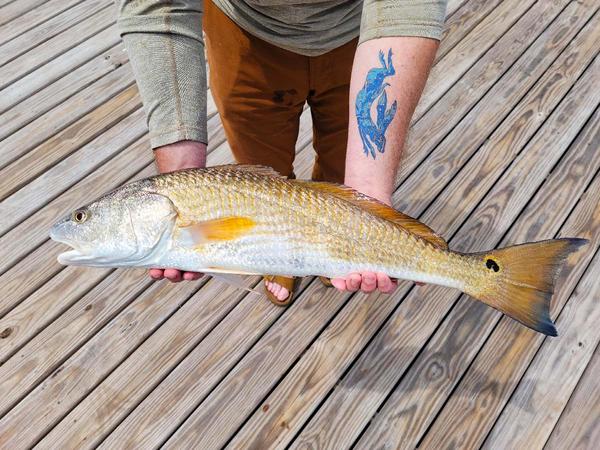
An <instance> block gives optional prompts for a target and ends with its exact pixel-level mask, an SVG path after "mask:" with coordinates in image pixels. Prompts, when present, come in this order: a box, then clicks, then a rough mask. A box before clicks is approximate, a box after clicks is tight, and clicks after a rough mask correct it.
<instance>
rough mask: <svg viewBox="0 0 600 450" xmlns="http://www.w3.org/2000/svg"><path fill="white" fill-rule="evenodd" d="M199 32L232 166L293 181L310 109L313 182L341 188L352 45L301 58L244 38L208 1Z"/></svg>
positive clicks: (260, 41)
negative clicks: (260, 168)
mask: <svg viewBox="0 0 600 450" xmlns="http://www.w3.org/2000/svg"><path fill="white" fill-rule="evenodd" d="M204 32H205V34H206V49H207V54H208V64H209V68H210V88H211V91H212V95H213V97H214V100H215V103H216V105H217V109H218V110H219V113H220V114H221V120H222V121H223V128H224V129H225V134H226V135H227V139H228V141H229V144H230V146H231V150H232V152H233V155H234V157H235V159H236V160H237V162H238V163H242V164H262V165H267V166H271V167H273V168H274V169H275V170H277V171H278V172H280V173H281V174H283V175H287V176H290V177H293V176H294V174H293V167H292V163H293V161H294V154H295V144H296V139H297V137H298V128H299V120H300V114H301V113H302V109H303V107H304V103H305V102H308V105H309V106H310V110H311V114H312V120H313V145H314V148H315V151H316V152H317V158H316V162H315V166H314V168H313V174H312V178H313V179H314V180H324V181H334V182H338V183H341V182H343V180H344V165H345V159H346V141H347V139H348V101H349V100H348V96H349V88H350V72H351V70H352V61H353V59H354V52H355V50H356V45H357V39H355V40H353V41H351V42H349V43H347V44H345V45H343V46H341V47H339V48H337V49H335V50H332V51H330V52H328V53H326V54H324V55H321V56H315V57H310V56H303V55H300V54H297V53H293V52H290V51H288V50H284V49H282V48H280V47H277V46H275V45H272V44H269V43H267V42H265V41H263V40H261V39H259V38H257V37H255V36H253V35H251V34H249V33H247V32H246V31H244V30H243V29H241V28H240V27H239V26H238V25H236V24H235V22H233V21H232V20H231V19H229V17H227V16H226V15H225V14H224V13H223V12H222V11H221V10H220V9H219V8H217V7H216V6H215V5H213V3H212V2H211V1H210V0H207V1H206V2H205V9H204Z"/></svg>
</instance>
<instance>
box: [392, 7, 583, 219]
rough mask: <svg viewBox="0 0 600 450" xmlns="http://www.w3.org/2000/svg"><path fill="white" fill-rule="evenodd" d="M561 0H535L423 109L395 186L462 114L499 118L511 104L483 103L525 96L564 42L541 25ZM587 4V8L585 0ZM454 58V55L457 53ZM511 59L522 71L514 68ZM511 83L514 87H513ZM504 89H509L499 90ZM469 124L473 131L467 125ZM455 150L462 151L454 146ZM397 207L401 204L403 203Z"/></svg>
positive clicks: (572, 30) (469, 117)
mask: <svg viewBox="0 0 600 450" xmlns="http://www.w3.org/2000/svg"><path fill="white" fill-rule="evenodd" d="M565 3H566V2H552V3H550V4H548V3H536V4H535V5H534V6H533V8H531V10H530V11H529V12H528V13H527V14H525V15H524V16H523V17H522V18H521V19H520V20H519V21H518V22H517V23H516V24H515V25H514V26H513V27H512V28H510V29H509V30H508V31H507V32H506V33H505V34H504V36H503V37H502V38H501V39H500V40H498V42H497V43H496V44H495V45H494V46H493V47H492V48H491V49H490V50H489V51H488V52H487V53H486V54H485V55H483V57H482V58H481V59H480V60H479V61H478V62H477V63H476V64H475V65H474V66H473V67H472V68H471V69H470V70H469V71H468V72H467V73H466V74H465V75H464V76H463V77H462V78H461V79H460V80H459V81H458V82H457V83H456V84H454V85H453V86H452V88H451V89H450V90H449V91H448V92H446V93H445V94H444V95H443V96H442V97H441V98H440V99H439V101H437V102H436V103H434V105H433V106H432V107H431V108H430V109H428V110H427V112H426V113H425V114H424V115H423V117H422V118H421V119H419V120H418V121H417V122H416V123H414V124H413V126H412V127H411V130H410V133H409V135H408V139H407V143H406V145H405V152H404V156H403V161H402V165H401V167H400V169H399V171H398V174H397V175H396V185H399V184H400V183H402V182H403V181H404V180H406V178H407V177H408V176H409V175H410V174H411V173H412V172H413V171H414V170H415V169H416V168H417V167H418V166H419V165H421V164H422V162H423V160H424V158H425V157H426V156H427V155H429V154H430V152H431V151H432V150H433V149H434V148H436V147H437V146H438V145H439V144H440V142H442V140H443V139H444V137H445V136H446V135H447V134H448V130H450V129H452V128H453V127H454V126H455V125H457V124H458V123H459V122H461V121H462V120H465V118H464V116H465V114H467V113H469V114H468V115H467V118H466V122H464V123H465V124H467V123H470V121H474V120H476V119H477V118H478V115H477V114H483V113H485V114H487V116H488V117H489V118H490V119H489V120H493V122H494V123H498V122H499V120H500V118H501V117H498V115H500V116H502V115H503V114H507V111H509V109H506V108H504V107H500V108H499V109H494V108H490V107H487V102H489V101H496V102H498V97H497V96H500V95H501V96H502V98H503V100H504V102H503V103H502V105H504V104H505V103H506V102H509V103H511V104H513V105H514V104H516V102H517V101H518V100H519V98H520V97H521V96H523V95H525V93H526V92H527V90H528V89H529V87H530V86H531V85H533V83H534V82H535V80H536V78H537V77H538V76H539V75H540V74H541V73H542V72H543V70H545V68H546V67H548V66H549V65H550V64H551V62H552V60H553V59H554V58H556V56H557V55H558V54H559V53H560V51H561V50H562V49H563V48H564V46H565V45H566V44H567V42H568V40H563V39H559V40H558V45H557V44H555V43H554V42H553V41H552V39H551V37H552V36H553V35H554V33H555V31H556V26H555V27H552V26H551V27H550V28H551V30H545V28H546V27H547V26H548V24H549V23H551V22H552V21H553V20H555V18H556V16H557V15H558V14H559V13H560V11H561V9H562V7H563V6H564V4H565ZM585 6H586V8H588V10H589V7H590V1H589V0H587V3H586V4H585ZM573 8H574V7H570V9H569V11H573V10H574V9H573ZM584 15H585V14H584ZM561 17H563V20H564V16H561ZM575 17H577V18H578V19H579V21H580V20H581V17H582V14H581V13H578V14H576V15H575ZM579 23H581V22H579ZM559 26H560V25H559ZM562 27H564V28H565V29H564V30H563V31H562V32H566V33H568V34H569V36H573V35H574V34H575V33H576V32H577V30H578V29H577V28H576V27H572V28H570V27H566V26H564V25H562ZM544 30H545V31H544ZM540 33H541V35H540V37H538V35H539V34H540ZM524 42H533V44H532V45H531V46H528V48H527V49H526V50H525V47H526V45H525V44H524ZM448 55H449V57H446V58H444V59H443V60H442V61H440V64H452V63H453V62H452V60H453V58H450V56H451V55H455V54H454V52H450V53H449V54H448ZM455 57H457V58H458V57H460V55H455ZM527 58H529V59H527ZM515 61H517V66H518V67H520V68H521V69H522V71H519V70H516V68H514V67H513V66H514V65H515ZM530 64H533V66H534V67H535V68H536V69H535V70H534V71H533V72H532V73H531V74H530V73H529V71H528V66H529V65H530ZM540 71H541V72H540ZM498 79H500V86H502V88H501V89H499V88H494V87H493V85H494V83H496V81H498ZM514 87H516V88H517V89H518V91H514V92H513V89H514ZM502 89H508V91H505V92H503V90H502ZM511 92H512V95H511ZM466 94H468V95H466ZM482 96H485V101H484V102H481V101H480V99H481V97H482ZM496 104H498V103H496ZM423 109H425V107H424V108H423ZM480 123H482V124H485V126H483V127H482V129H480V130H479V131H481V132H483V133H485V132H486V131H488V130H491V129H492V128H493V126H492V124H491V123H489V122H485V121H481V122H480ZM463 126H464V125H463ZM463 129H464V128H463ZM467 129H468V131H472V130H471V129H470V127H468V126H467ZM461 133H464V131H461ZM446 139H447V140H448V139H450V138H446ZM454 153H457V154H460V152H456V151H455V152H454ZM396 206H397V207H399V209H402V208H403V207H404V206H403V205H399V206H398V205H396Z"/></svg>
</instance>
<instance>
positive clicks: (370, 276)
mask: <svg viewBox="0 0 600 450" xmlns="http://www.w3.org/2000/svg"><path fill="white" fill-rule="evenodd" d="M375 289H377V275H376V274H374V273H373V272H364V273H363V274H362V282H361V283H360V290H361V291H363V292H366V293H367V294H368V293H369V292H373V291H374V290H375Z"/></svg>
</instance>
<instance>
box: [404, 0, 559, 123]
mask: <svg viewBox="0 0 600 450" xmlns="http://www.w3.org/2000/svg"><path fill="white" fill-rule="evenodd" d="M534 3H535V1H534V0H527V1H522V0H521V1H518V0H504V1H503V2H501V3H500V4H499V5H498V6H497V7H496V8H494V10H493V11H492V12H491V13H490V14H489V15H488V16H487V17H485V18H484V19H483V20H482V21H481V22H480V23H479V24H478V25H477V26H476V27H475V28H474V29H473V30H472V31H471V32H470V33H469V34H468V35H467V36H465V38H464V39H462V40H461V41H460V42H459V43H458V44H456V45H455V47H454V48H453V49H452V51H451V52H450V53H449V54H446V55H445V56H444V57H443V58H442V59H444V58H451V60H452V64H448V65H446V64H439V65H436V66H434V67H433V68H432V69H431V71H430V73H429V77H428V79H427V86H426V87H425V90H424V91H423V94H422V95H421V99H420V100H419V104H418V105H417V108H416V109H415V115H416V117H419V116H420V115H422V113H423V112H424V111H426V110H427V109H428V108H429V107H431V105H432V104H433V102H434V101H435V99H436V98H439V97H440V96H441V95H442V94H443V93H444V92H446V91H447V90H448V89H450V87H451V86H452V85H453V84H454V83H455V82H456V81H458V80H459V79H460V78H461V77H462V75H463V74H464V73H465V72H467V70H468V69H469V68H470V67H471V66H472V65H473V64H474V63H475V62H476V61H477V60H478V59H479V58H481V56H482V55H483V54H485V52H486V51H487V50H488V49H489V48H490V47H492V46H493V45H494V44H495V42H496V41H497V40H498V39H499V38H501V37H502V36H503V35H504V34H505V32H506V30H507V29H509V28H510V27H511V26H512V25H513V24H514V23H515V22H516V21H517V20H519V18H520V17H521V15H523V14H524V13H525V12H526V11H527V10H528V9H529V8H530V7H531V5H533V4H534ZM553 3H556V2H553ZM547 6H548V5H547ZM548 9H552V8H551V7H550V8H548Z"/></svg>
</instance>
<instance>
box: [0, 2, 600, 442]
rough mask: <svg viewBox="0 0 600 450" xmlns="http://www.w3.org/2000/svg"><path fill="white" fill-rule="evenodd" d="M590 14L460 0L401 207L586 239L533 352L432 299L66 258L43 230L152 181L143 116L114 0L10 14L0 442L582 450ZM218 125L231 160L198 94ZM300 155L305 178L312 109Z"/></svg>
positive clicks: (493, 325) (482, 227)
mask: <svg viewBox="0 0 600 450" xmlns="http://www.w3.org/2000/svg"><path fill="white" fill-rule="evenodd" d="M598 6H599V5H598V4H597V2H595V1H594V0H581V1H569V0H552V1H534V0H527V1H515V0H494V1H489V2H488V1H485V2H484V1H481V0H450V1H449V2H448V9H447V16H448V19H447V24H446V30H445V32H444V38H443V41H442V44H441V46H440V50H439V52H438V56H437V58H436V62H435V66H434V68H433V70H432V74H431V77H430V80H429V82H428V85H427V87H426V90H425V93H424V96H423V100H422V102H421V103H420V104H419V106H418V108H417V111H416V113H415V116H414V118H413V123H412V129H411V134H410V137H409V141H408V144H407V151H406V156H405V159H404V164H403V166H402V168H401V170H400V172H399V173H398V176H397V180H396V181H397V189H396V191H395V193H394V197H393V198H394V202H395V205H396V206H397V207H399V208H401V209H403V210H405V211H406V212H408V213H410V214H412V215H414V216H419V217H420V218H421V219H422V220H424V221H425V222H427V223H428V224H430V225H431V226H432V227H433V228H434V229H437V230H438V231H439V232H441V233H442V234H443V235H444V236H446V237H447V238H448V239H449V240H450V243H451V245H452V246H453V247H454V248H456V249H458V250H461V251H469V250H480V249H482V248H484V247H486V248H487V247H494V246H497V245H509V244H511V243H516V242H522V241H526V240H536V239H544V238H549V237H552V236H554V235H559V236H568V235H577V236H583V237H587V238H589V239H590V244H589V245H588V247H586V249H585V250H583V251H581V252H580V253H578V254H577V255H574V256H573V257H571V258H570V259H569V261H568V264H567V266H568V268H567V270H565V272H564V273H563V275H562V276H561V279H560V284H559V289H558V290H557V293H556V297H555V299H554V303H553V309H552V314H553V317H555V318H556V317H557V324H558V327H559V332H560V333H561V337H560V338H558V339H544V338H543V337H542V336H540V335H538V334H536V333H533V332H531V331H530V330H528V329H525V328H523V327H522V326H520V325H518V324H516V323H515V322H514V321H512V320H510V319H508V318H506V317H502V315H501V314H499V313H497V312H496V311H494V310H492V309H490V308H487V307H485V306H484V305H482V304H480V303H477V302H474V301H473V300H471V299H469V298H467V297H466V296H464V295H463V296H461V295H460V294H459V293H458V292H456V291H451V290H448V289H442V288H436V287H433V286H424V287H416V288H415V287H413V286H412V285H410V284H407V283H404V284H402V285H401V287H400V288H399V289H398V291H397V292H396V293H395V294H394V295H392V296H383V295H370V296H367V295H364V294H354V295H351V294H348V293H346V294H340V293H338V292H336V291H335V290H331V289H326V288H324V287H323V286H322V285H321V284H320V283H319V282H318V281H315V280H313V279H311V278H307V279H306V280H304V281H303V284H302V286H301V292H300V293H299V295H298V299H297V300H296V302H295V303H294V305H292V306H291V307H290V308H288V309H287V310H283V309H279V308H275V307H273V306H272V305H270V304H269V303H268V302H266V301H265V299H264V297H258V296H255V295H248V294H247V293H246V292H244V291H241V290H239V289H236V288H233V287H231V286H227V285H225V284H223V283H222V282H220V281H218V280H214V279H209V278H203V279H202V280H199V281H197V282H194V283H182V284H180V285H169V284H167V283H164V282H161V283H153V282H151V281H150V280H149V279H148V278H147V277H146V276H145V274H144V273H143V272H142V271H137V270H130V271H125V270H110V269H103V270H101V269H96V270H90V269H85V268H75V267H66V268H65V267H62V266H60V265H59V264H58V263H57V262H56V255H57V253H58V252H59V251H60V247H61V246H60V245H59V244H56V243H53V242H52V241H49V240H48V237H47V229H48V227H49V226H50V224H51V223H52V222H53V221H54V220H55V218H56V217H58V216H60V215H62V214H63V213H64V212H65V211H68V210H70V209H71V208H73V207H75V206H77V205H79V204H81V203H83V202H85V201H89V200H91V199H93V198H94V197H96V196H98V195H99V194H101V193H102V192H104V191H106V190H108V189H110V188H112V187H114V186H117V185H119V184H121V183H123V182H125V181H127V180H131V179H135V178H139V177H143V176H147V175H150V174H152V173H154V166H153V164H152V154H151V152H150V151H149V147H148V139H147V136H146V129H145V125H144V122H143V112H142V110H141V103H140V99H139V97H138V95H137V89H136V87H135V85H134V84H133V77H132V75H131V70H130V67H129V63H128V60H127V55H126V53H125V52H124V51H123V46H122V44H121V43H120V42H119V38H118V34H117V32H116V27H115V25H114V19H115V15H114V5H113V4H112V2H109V1H107V0H84V1H81V0H69V1H65V2H63V1H61V2H58V1H56V0H14V1H7V0H0V86H1V88H0V146H1V147H2V150H3V151H2V152H1V153H0V180H2V181H1V184H0V200H1V201H2V203H0V209H1V213H2V214H0V254H1V256H2V258H0V290H1V292H2V295H1V296H0V447H2V448H11V449H12V448H27V447H30V446H31V445H34V444H37V446H38V448H93V447H97V446H100V447H101V448H106V449H113V448H152V447H156V446H160V445H164V446H165V447H167V448H218V447H223V446H226V447H230V448H249V447H250V448H267V447H278V448H283V447H294V448H298V447H302V448H304V447H308V446H311V447H329V448H336V449H337V448H345V447H348V446H350V445H355V446H356V447H357V448H397V447H406V448H414V447H415V446H416V445H419V446H421V447H423V448H440V447H444V448H446V447H468V448H472V447H480V446H482V445H483V446H487V447H488V448H511V447H520V448H541V447H543V446H544V445H546V446H547V447H548V448H573V447H576V446H577V447H588V448H595V445H594V444H595V443H597V441H598V419H597V417H598V410H597V403H598V384H597V382H596V379H597V377H598V372H599V370H598V356H597V354H598V351H597V343H598V340H599V339H600V335H598V333H597V331H596V329H595V328H593V327H590V326H589V322H588V321H590V320H592V318H594V317H595V315H597V313H598V309H597V301H598V298H596V297H594V295H595V293H597V292H598V290H599V288H598V286H597V283H598V281H597V280H598V273H599V272H598V268H599V267H600V266H599V264H598V253H597V249H598V247H599V246H600V237H599V236H600V203H599V200H598V199H599V198H600V174H599V169H600V157H599V156H598V154H597V149H598V145H599V143H600V142H599V139H600V110H599V109H598V105H599V103H600V93H599V92H598V90H597V85H598V83H600V62H599V61H598V56H597V54H598V48H597V42H598V41H599V40H600V35H599V31H598V30H600V23H599V22H600V14H598V12H597V10H598ZM208 116H209V123H208V125H209V139H210V145H209V158H208V161H209V164H211V165H214V164H224V163H229V162H231V161H232V158H231V152H230V149H229V146H228V144H227V142H226V140H225V136H224V132H223V129H222V126H221V122H220V117H219V115H218V114H217V112H216V107H215V104H214V101H212V98H211V97H210V96H209V106H208ZM296 152H297V155H296V161H295V162H294V170H295V173H296V174H297V175H298V176H299V177H301V178H306V177H308V176H310V171H311V165H312V162H313V160H314V150H313V149H312V145H311V123H310V111H309V110H308V109H307V110H305V111H304V113H303V114H302V116H301V126H300V133H299V137H298V142H297V146H296ZM245 282H246V283H247V286H255V285H257V283H258V282H259V279H258V278H257V277H248V278H246V280H245ZM596 321H597V320H596ZM594 352H596V353H595V354H594ZM557 371H558V372H560V373H561V375H562V376H561V377H558V376H557V375H556V372H557ZM524 406H526V408H525V407H524ZM525 424H527V426H524V425H525Z"/></svg>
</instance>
